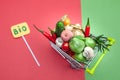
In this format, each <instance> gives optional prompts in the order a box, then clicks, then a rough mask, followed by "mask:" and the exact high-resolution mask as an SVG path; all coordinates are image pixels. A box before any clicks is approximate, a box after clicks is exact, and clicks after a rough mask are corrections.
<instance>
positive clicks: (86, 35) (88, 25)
mask: <svg viewBox="0 0 120 80" xmlns="http://www.w3.org/2000/svg"><path fill="white" fill-rule="evenodd" d="M89 36H90V23H89V18H88V21H87V25H86V28H85V37H89Z"/></svg>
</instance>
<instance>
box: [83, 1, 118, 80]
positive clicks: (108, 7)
mask: <svg viewBox="0 0 120 80" xmlns="http://www.w3.org/2000/svg"><path fill="white" fill-rule="evenodd" d="M81 3H82V4H81V5H82V26H83V27H84V26H85V25H86V22H87V18H88V17H89V18H90V25H91V33H93V34H94V35H96V36H97V35H100V34H104V36H107V37H112V38H114V39H115V40H116V42H115V44H114V45H113V46H112V47H110V52H108V53H107V54H106V55H105V56H104V58H103V60H102V62H101V63H100V64H99V66H98V67H97V69H96V71H95V73H94V75H90V74H88V73H87V72H86V74H85V76H86V80H120V73H119V71H120V62H119V59H120V20H119V19H120V0H81Z"/></svg>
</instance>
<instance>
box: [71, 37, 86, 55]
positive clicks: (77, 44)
mask: <svg viewBox="0 0 120 80" xmlns="http://www.w3.org/2000/svg"><path fill="white" fill-rule="evenodd" d="M69 46H70V49H71V50H72V51H73V52H75V53H77V54H78V53H81V51H83V49H84V47H85V43H84V41H83V40H80V39H78V38H74V37H73V38H72V39H71V40H70V42H69Z"/></svg>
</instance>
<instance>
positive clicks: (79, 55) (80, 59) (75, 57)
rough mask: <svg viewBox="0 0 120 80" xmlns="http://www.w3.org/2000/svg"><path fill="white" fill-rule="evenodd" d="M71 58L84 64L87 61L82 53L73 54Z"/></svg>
mask: <svg viewBox="0 0 120 80" xmlns="http://www.w3.org/2000/svg"><path fill="white" fill-rule="evenodd" d="M73 58H74V59H75V60H76V61H78V62H85V61H87V60H86V58H85V57H84V56H83V55H82V53H79V54H75V55H74V56H73Z"/></svg>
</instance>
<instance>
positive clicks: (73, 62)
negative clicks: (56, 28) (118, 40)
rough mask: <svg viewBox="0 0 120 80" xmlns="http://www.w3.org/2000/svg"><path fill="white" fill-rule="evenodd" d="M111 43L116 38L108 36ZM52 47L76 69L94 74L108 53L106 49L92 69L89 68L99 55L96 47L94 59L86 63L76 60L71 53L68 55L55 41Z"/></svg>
mask: <svg viewBox="0 0 120 80" xmlns="http://www.w3.org/2000/svg"><path fill="white" fill-rule="evenodd" d="M108 40H109V42H110V44H111V45H112V44H113V43H114V42H115V40H114V39H112V38H108ZM50 45H51V47H52V48H53V49H54V50H55V51H57V53H58V54H60V55H61V56H62V57H63V58H64V59H66V61H68V62H69V63H70V65H71V67H72V68H74V69H77V70H79V69H85V70H86V71H87V72H88V73H90V74H94V71H95V69H96V67H97V66H98V64H99V63H100V62H101V60H102V59H103V57H104V55H105V54H106V53H107V50H105V51H104V52H103V53H102V54H101V55H100V57H99V58H98V60H97V61H96V63H95V64H94V65H93V66H92V68H91V69H89V66H90V64H91V63H92V61H93V60H94V58H95V57H96V56H97V54H98V52H97V50H96V49H95V56H94V58H93V59H92V60H89V61H88V62H86V63H80V62H78V61H76V60H75V59H73V58H72V57H71V56H70V55H68V54H67V53H66V52H64V51H63V50H61V49H60V48H59V47H58V46H56V45H55V44H54V43H52V42H50Z"/></svg>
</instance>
